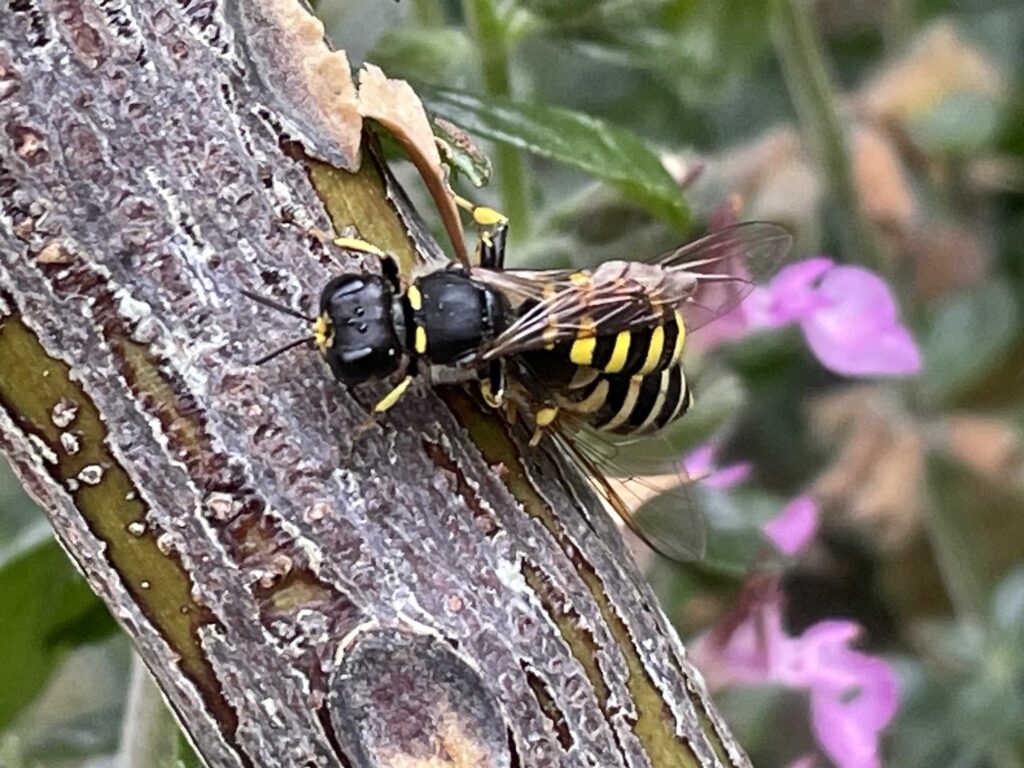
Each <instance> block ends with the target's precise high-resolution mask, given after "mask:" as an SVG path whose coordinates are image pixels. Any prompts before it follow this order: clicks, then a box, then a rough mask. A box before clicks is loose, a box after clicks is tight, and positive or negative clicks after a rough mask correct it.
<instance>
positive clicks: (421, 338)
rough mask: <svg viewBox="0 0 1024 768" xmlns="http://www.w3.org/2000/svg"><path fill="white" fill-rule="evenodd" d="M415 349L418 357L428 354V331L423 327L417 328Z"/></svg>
mask: <svg viewBox="0 0 1024 768" xmlns="http://www.w3.org/2000/svg"><path fill="white" fill-rule="evenodd" d="M413 349H414V350H416V354H417V355H423V354H426V352H427V331H426V329H424V327H423V326H422V325H417V326H416V333H415V336H414V337H413Z"/></svg>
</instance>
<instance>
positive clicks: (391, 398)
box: [349, 376, 412, 453]
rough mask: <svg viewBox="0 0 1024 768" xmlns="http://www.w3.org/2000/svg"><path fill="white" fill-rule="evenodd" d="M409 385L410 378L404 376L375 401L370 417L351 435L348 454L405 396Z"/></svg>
mask: <svg viewBox="0 0 1024 768" xmlns="http://www.w3.org/2000/svg"><path fill="white" fill-rule="evenodd" d="M410 384H412V376H406V377H405V378H404V379H402V380H401V381H400V382H398V384H396V385H395V387H394V388H393V389H392V390H391V391H390V392H388V393H387V394H386V395H384V397H382V398H381V399H380V400H378V401H377V404H376V405H374V406H373V410H372V411H370V415H369V416H367V417H366V418H365V419H364V420H363V423H362V424H360V425H359V426H358V427H356V430H355V432H353V433H352V445H351V447H350V448H349V452H350V453H351V451H352V450H354V449H355V445H356V443H357V442H358V441H359V439H360V438H361V437H362V436H363V435H365V434H366V432H367V430H368V429H369V428H370V427H372V426H373V425H374V424H375V423H376V422H377V417H378V416H380V415H381V414H382V413H384V412H385V411H386V410H388V409H389V408H391V407H392V406H394V404H395V403H397V402H398V401H399V400H400V399H401V398H402V395H404V394H405V390H407V389H408V388H409V385H410Z"/></svg>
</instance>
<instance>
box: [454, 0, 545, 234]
mask: <svg viewBox="0 0 1024 768" xmlns="http://www.w3.org/2000/svg"><path fill="white" fill-rule="evenodd" d="M462 8H463V13H465V15H466V24H467V26H468V27H469V31H470V34H471V35H472V37H473V39H474V41H475V42H476V47H477V55H478V56H479V59H480V70H481V76H482V79H483V86H484V92H485V93H486V94H487V95H488V96H505V97H507V96H511V95H512V93H511V87H510V80H509V48H508V44H509V38H508V28H509V24H508V16H509V13H510V11H509V10H508V9H507V8H504V9H499V8H498V7H497V5H496V3H495V2H494V0H462ZM495 170H496V172H497V177H498V182H499V184H500V185H501V204H502V206H503V207H504V209H505V210H504V211H503V213H504V214H505V215H506V216H508V217H509V219H511V221H512V222H513V227H512V232H513V233H518V236H522V235H525V234H526V233H527V232H529V226H530V221H529V213H530V205H529V201H528V200H527V195H526V176H525V170H524V168H523V164H522V160H521V159H520V155H519V151H518V150H517V149H516V148H515V147H511V146H509V145H508V144H504V143H499V144H498V145H497V146H496V147H495ZM512 236H513V237H516V236H517V235H516V234H513V235H512Z"/></svg>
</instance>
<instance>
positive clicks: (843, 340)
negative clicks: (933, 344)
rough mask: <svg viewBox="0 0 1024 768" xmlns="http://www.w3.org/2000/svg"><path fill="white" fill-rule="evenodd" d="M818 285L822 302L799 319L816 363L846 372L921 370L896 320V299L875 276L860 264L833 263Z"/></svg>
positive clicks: (906, 334) (910, 341) (867, 373)
mask: <svg viewBox="0 0 1024 768" xmlns="http://www.w3.org/2000/svg"><path fill="white" fill-rule="evenodd" d="M818 290H819V295H820V297H821V298H823V299H824V300H825V301H826V302H827V304H826V305H825V306H822V307H820V308H818V309H816V310H815V311H814V312H812V313H811V314H809V315H807V316H805V317H804V318H802V319H801V320H800V321H799V322H800V327H801V329H802V330H803V332H804V338H805V339H806V340H807V344H808V346H810V348H811V351H812V352H814V355H815V357H817V358H818V360H820V361H821V363H822V365H824V366H825V367H826V368H829V369H830V370H832V371H835V372H836V373H840V374H844V375H847V376H872V375H905V374H912V373H917V372H918V371H919V370H920V369H921V357H920V353H919V352H918V349H917V345H916V344H915V343H914V340H913V339H912V338H911V336H910V333H909V332H908V331H907V329H906V328H905V327H903V326H902V325H900V323H899V321H898V310H897V307H896V301H895V300H894V298H893V296H892V293H891V292H890V291H889V286H887V285H886V284H885V281H884V280H882V279H881V278H880V277H878V275H876V274H874V273H873V272H869V271H868V270H866V269H863V268H862V267H835V268H834V269H831V270H829V271H828V273H827V274H826V275H825V276H824V278H823V279H822V281H821V285H820V286H819V289H818Z"/></svg>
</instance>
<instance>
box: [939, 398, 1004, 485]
mask: <svg viewBox="0 0 1024 768" xmlns="http://www.w3.org/2000/svg"><path fill="white" fill-rule="evenodd" d="M939 426H940V429H939V434H940V440H941V441H942V443H943V444H944V447H945V448H946V450H948V451H949V453H950V454H952V455H953V456H954V457H955V458H956V459H957V460H958V461H959V462H961V463H962V464H963V465H964V466H966V467H969V468H971V469H972V470H974V471H975V472H977V473H978V474H979V475H981V476H982V477H984V478H985V479H986V480H989V481H991V482H993V483H998V484H1000V485H1012V484H1015V483H1018V484H1019V483H1020V482H1021V481H1022V480H1024V476H1022V473H1024V443H1022V441H1021V436H1020V435H1019V434H1018V433H1017V432H1015V431H1014V430H1012V429H1011V428H1010V427H1009V426H1007V425H1006V424H1005V423H1004V422H1003V421H1001V420H999V419H994V418H992V417H990V416H979V415H976V414H969V413H968V414H957V415H955V416H950V417H949V418H947V419H944V420H943V421H942V423H941V424H940V425H939Z"/></svg>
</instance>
